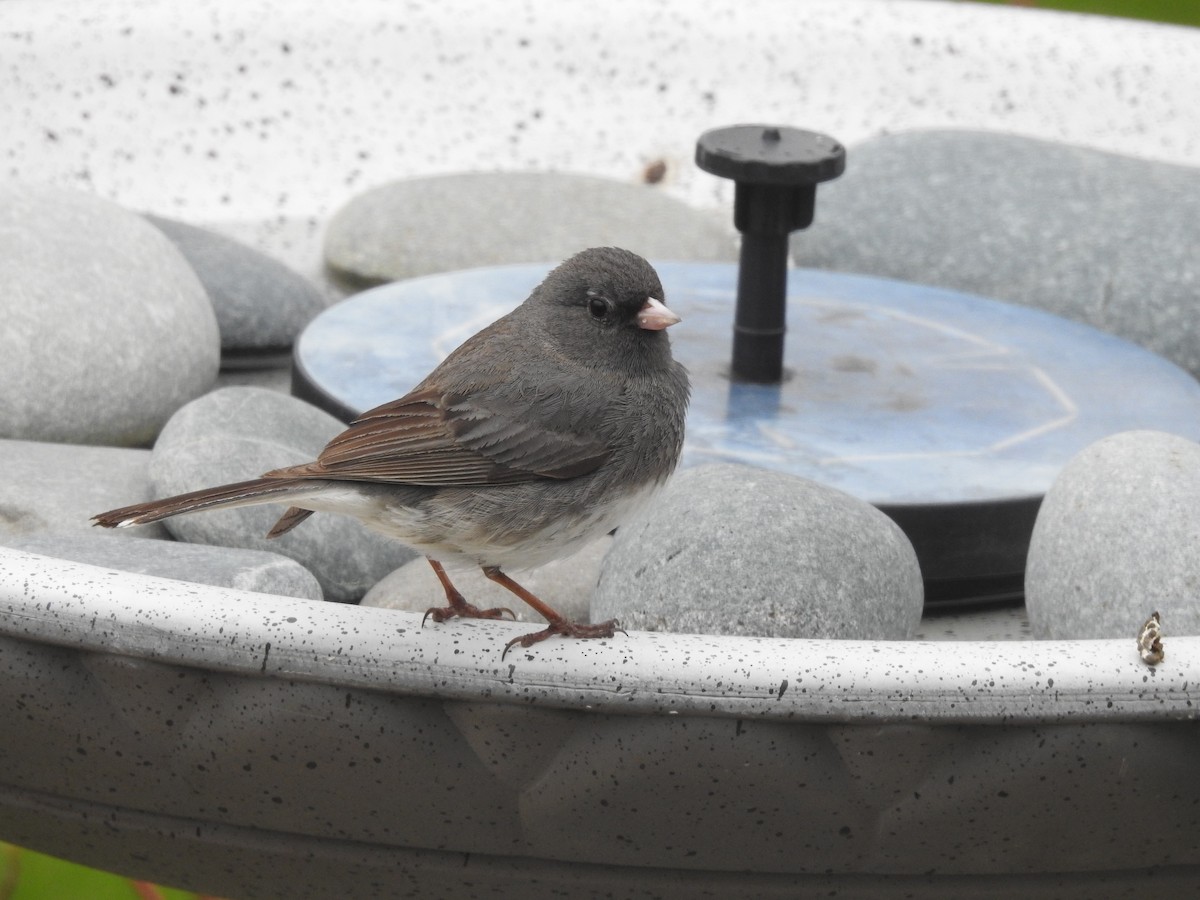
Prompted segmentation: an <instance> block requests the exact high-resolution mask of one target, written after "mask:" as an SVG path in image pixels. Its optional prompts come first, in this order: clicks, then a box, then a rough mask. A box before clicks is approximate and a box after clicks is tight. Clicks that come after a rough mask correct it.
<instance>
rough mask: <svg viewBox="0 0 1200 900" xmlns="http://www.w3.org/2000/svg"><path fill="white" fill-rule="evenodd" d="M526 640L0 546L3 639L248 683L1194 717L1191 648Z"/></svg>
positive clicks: (925, 710)
mask: <svg viewBox="0 0 1200 900" xmlns="http://www.w3.org/2000/svg"><path fill="white" fill-rule="evenodd" d="M523 627H524V628H527V627H528V626H527V625H522V624H520V623H511V624H510V623H500V622H466V623H460V622H447V623H444V624H440V625H427V626H426V627H424V628H422V627H421V617H420V616H419V615H417V614H415V613H407V612H402V611H396V610H383V609H373V608H364V607H358V606H349V605H342V604H334V603H322V602H317V601H311V600H304V599H298V598H292V597H281V596H275V595H267V594H254V593H251V592H247V591H240V590H234V589H230V588H218V587H211V586H207V585H200V584H191V583H186V582H179V581H172V580H169V579H163V578H156V577H152V576H144V575H134V574H128V573H119V572H114V571H111V570H106V569H103V568H99V567H95V566H89V565H84V564H80V563H73V562H68V561H65V560H58V559H52V558H50V557H44V556H38V555H36V554H30V553H25V552H21V551H14V550H9V549H5V548H0V636H3V637H5V638H8V639H16V640H19V641H23V642H31V643H36V644H49V645H56V646H65V647H73V648H76V649H77V650H79V651H84V652H89V653H101V654H113V655H116V656H121V657H131V658H140V659H145V660H151V661H155V662H158V663H163V664H168V665H174V666H184V667H191V668H201V669H212V670H216V671H223V672H226V673H233V674H238V675H242V676H245V677H249V678H276V679H287V680H289V681H307V682H318V683H323V684H331V685H335V686H339V687H347V688H358V689H366V690H372V691H384V692H388V693H394V694H404V695H415V696H428V697H438V698H444V699H455V700H466V701H474V702H489V703H508V704H513V703H517V704H537V705H539V706H542V707H553V708H571V709H580V710H589V711H595V712H604V713H629V714H643V715H645V714H648V715H669V716H675V715H684V716H686V715H702V716H720V717H735V718H743V717H754V718H761V719H770V720H786V721H841V722H856V721H862V722H871V723H875V724H878V723H883V722H910V723H911V722H915V721H923V722H931V723H932V722H936V723H975V724H986V723H1005V724H1014V723H1018V722H1021V723H1032V722H1061V721H1072V722H1084V721H1104V722H1117V721H1125V722H1132V721H1143V720H1155V721H1164V720H1176V719H1193V718H1196V716H1197V707H1196V705H1195V704H1194V703H1193V701H1192V698H1191V696H1190V687H1191V685H1193V684H1197V683H1200V637H1174V636H1171V635H1170V634H1168V635H1167V639H1166V645H1167V657H1166V661H1165V662H1164V663H1163V664H1161V665H1159V666H1157V667H1150V666H1147V665H1146V664H1144V663H1143V662H1142V661H1141V660H1140V659H1139V657H1138V654H1137V650H1136V647H1135V642H1134V634H1133V629H1131V633H1130V636H1129V638H1127V639H1125V638H1122V639H1114V640H1080V641H997V642H985V641H963V642H952V643H946V642H918V641H907V642H905V641H830V640H801V639H781V638H762V637H736V636H711V635H685V634H666V633H650V632H632V633H630V634H629V635H628V636H625V635H618V636H617V637H615V638H613V639H608V640H593V641H552V642H548V643H546V644H543V645H539V646H538V647H535V648H531V649H529V650H524V651H521V652H515V651H514V652H512V653H510V654H509V656H508V658H507V659H505V660H503V661H502V660H501V658H500V651H501V649H502V648H503V646H504V643H505V641H507V640H508V639H509V638H511V637H513V636H514V634H515V633H516V632H517V631H519V629H521V628H523Z"/></svg>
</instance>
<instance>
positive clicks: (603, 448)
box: [94, 247, 689, 653]
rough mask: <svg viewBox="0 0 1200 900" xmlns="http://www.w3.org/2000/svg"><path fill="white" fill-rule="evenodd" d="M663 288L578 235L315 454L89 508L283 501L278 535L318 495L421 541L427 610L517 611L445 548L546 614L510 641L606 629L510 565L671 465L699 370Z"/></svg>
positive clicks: (660, 477) (109, 518) (133, 516)
mask: <svg viewBox="0 0 1200 900" xmlns="http://www.w3.org/2000/svg"><path fill="white" fill-rule="evenodd" d="M663 299H664V298H663V290H662V285H661V284H660V283H659V280H658V275H657V274H656V273H655V271H654V269H653V268H652V267H651V266H650V264H649V263H647V262H646V261H645V260H644V259H642V258H641V257H640V256H638V255H637V254H634V253H630V252H629V251H627V250H620V249H617V248H614V247H601V248H595V249H591V250H585V251H583V252H582V253H579V254H577V255H576V256H573V257H571V258H570V259H568V260H567V261H566V262H564V263H562V264H561V265H560V266H558V267H557V268H556V269H554V270H553V271H552V272H551V273H550V274H549V275H547V276H546V279H545V280H544V281H543V282H542V283H541V284H540V285H539V286H538V287H537V288H535V289H534V291H533V293H532V294H530V295H529V298H528V299H527V300H526V301H525V302H524V303H522V304H521V305H520V306H518V307H517V308H516V309H514V310H513V311H512V312H511V313H509V314H508V315H506V316H504V317H503V318H501V319H499V320H498V321H496V322H494V323H493V324H491V325H489V326H488V327H487V328H485V329H483V330H482V331H480V332H479V333H478V334H476V335H475V336H473V337H471V338H469V339H468V340H467V341H466V342H465V343H463V345H462V346H460V347H459V348H458V349H457V350H455V351H454V352H453V353H451V354H450V355H449V356H448V357H446V359H445V360H444V361H443V362H442V364H441V365H439V366H438V367H437V368H436V369H434V370H433V371H432V372H431V373H430V374H429V375H428V376H427V377H426V378H425V380H424V381H422V382H421V383H420V384H418V385H417V386H416V387H415V388H413V390H412V391H410V392H409V393H408V394H406V395H405V396H403V397H401V398H400V399H399V400H395V401H393V402H391V403H388V404H385V405H384V406H380V407H377V408H376V409H373V410H370V411H369V412H366V413H364V414H363V415H362V416H360V417H359V418H358V419H356V420H355V421H354V422H353V423H352V424H351V425H350V427H349V428H347V429H346V430H345V431H344V432H342V433H341V434H340V435H338V436H337V437H335V438H334V439H333V440H332V441H330V442H329V444H328V445H327V446H326V447H325V449H324V450H323V451H321V455H320V456H318V457H317V460H316V462H311V463H306V464H304V465H299V466H290V467H288V468H286V469H277V470H275V471H273V472H268V473H267V474H266V475H264V476H263V477H261V478H256V479H253V480H251V481H243V482H239V483H237V484H229V485H223V486H220V487H213V488H206V489H204V490H199V491H193V492H191V493H188V494H180V495H179V496H176V497H168V498H166V499H164V500H154V501H151V502H149V503H140V504H137V505H136V506H127V507H124V508H123V509H114V510H111V511H110V512H105V513H101V514H100V515H98V516H95V517H94V520H95V522H96V524H98V525H102V526H104V527H105V528H115V527H124V526H128V525H142V524H146V523H149V522H156V521H158V520H159V519H165V518H168V517H170V516H174V515H178V514H180V513H190V512H198V511H200V510H206V509H214V508H217V507H232V506H246V505H250V504H258V503H287V504H288V505H289V507H290V508H289V509H288V510H287V512H285V513H284V514H283V516H282V517H281V518H280V519H279V521H278V522H277V523H276V524H275V526H274V527H273V528H272V529H271V531H270V532H269V535H270V536H272V537H274V536H276V535H280V534H283V533H284V532H286V531H289V530H291V529H292V528H294V527H295V526H297V525H299V524H300V523H301V522H303V521H304V520H305V519H306V518H308V516H310V515H312V513H313V512H334V513H342V514H345V515H349V516H353V517H355V518H357V519H361V520H362V521H363V523H364V524H366V525H367V526H368V527H370V528H372V529H375V530H376V531H380V532H382V533H384V534H387V535H391V536H392V537H395V538H398V539H400V540H401V541H403V542H404V543H406V544H408V545H410V546H412V547H414V548H416V549H417V550H420V551H421V552H422V553H424V554H425V555H426V556H427V557H428V559H429V564H430V565H431V566H433V570H434V572H435V573H436V574H437V577H438V579H439V580H440V581H441V583H442V586H443V587H444V588H445V591H446V600H447V602H448V604H449V605H448V606H445V607H438V608H433V609H430V610H429V612H428V613H427V615H428V616H430V617H432V618H433V620H434V621H435V622H442V621H444V620H446V619H448V618H451V617H453V616H469V617H476V618H499V617H500V616H501V615H502V614H503V613H504V612H510V611H508V610H504V609H478V608H476V607H474V606H472V605H471V604H469V603H467V602H466V600H465V599H464V598H463V596H462V595H461V594H460V593H459V592H458V591H457V590H456V589H455V587H454V585H453V584H452V583H451V581H450V578H449V577H448V576H447V574H446V571H445V569H444V568H443V567H442V563H443V562H448V563H468V564H473V565H478V566H480V567H482V568H483V572H484V574H485V575H486V576H487V577H488V578H490V579H492V580H493V581H496V582H498V583H499V584H502V585H503V586H504V587H506V588H508V589H509V590H510V591H512V592H513V593H514V594H516V595H517V596H518V597H520V598H521V599H522V600H524V601H525V602H526V603H528V604H529V605H530V606H532V607H533V608H534V609H535V610H536V611H537V612H538V613H539V614H541V615H542V616H544V617H545V618H546V620H547V621H548V622H549V625H548V627H547V628H545V629H544V630H543V631H538V632H534V633H532V634H528V635H523V636H521V637H518V638H516V639H514V640H512V641H510V642H509V643H508V644H507V645H506V646H505V652H506V653H507V652H508V649H509V647H511V646H512V645H513V644H520V645H521V646H522V647H530V646H532V645H533V644H535V643H537V642H538V641H541V640H544V639H545V638H547V637H549V636H551V635H553V634H560V635H564V636H567V637H580V638H588V637H612V636H613V633H614V629H615V628H617V627H618V623H617V622H616V621H608V622H600V623H596V624H592V625H586V624H579V623H575V622H570V621H568V620H566V619H564V618H563V617H562V616H561V615H559V614H558V613H557V612H555V611H554V610H553V609H552V608H551V607H549V606H547V605H546V604H545V603H543V602H542V601H541V600H539V599H538V598H537V597H535V596H534V595H533V594H531V593H530V592H529V591H527V590H525V589H524V588H523V587H521V586H520V585H519V584H517V583H516V582H515V581H513V580H512V579H511V578H509V577H508V575H506V574H505V573H504V572H503V571H502V570H503V569H504V568H519V569H520V568H530V567H534V566H538V565H541V564H543V563H545V562H548V561H550V560H552V559H556V558H558V557H562V556H566V555H567V554H569V553H571V552H573V551H574V550H576V549H578V548H579V547H580V546H582V545H583V544H584V543H586V542H587V541H589V540H591V539H592V538H595V537H598V536H599V535H602V534H606V533H607V532H609V531H611V530H612V529H613V528H615V527H616V526H617V525H618V524H620V523H621V522H622V521H624V520H625V519H626V518H627V517H628V516H629V515H630V514H631V513H632V512H633V511H634V510H635V509H636V508H637V507H638V506H639V505H640V504H642V503H644V502H645V501H646V499H647V498H648V496H649V495H650V494H651V493H652V492H653V491H654V489H655V488H657V487H658V486H659V485H661V484H662V483H663V482H664V481H665V480H666V478H667V477H668V476H669V475H670V474H671V472H672V471H673V470H674V468H675V464H676V463H677V462H678V460H679V453H680V449H681V447H682V444H683V423H684V417H685V413H686V411H687V404H688V390H689V388H688V377H687V372H686V371H685V370H684V368H683V366H682V365H680V364H679V363H677V362H676V361H675V360H674V359H673V358H672V356H671V345H670V341H669V339H668V337H667V335H666V329H667V328H668V327H670V326H671V325H674V324H675V323H676V322H678V321H679V316H677V315H675V313H673V312H671V311H670V310H669V309H667V307H666V306H665V305H663ZM510 615H511V612H510Z"/></svg>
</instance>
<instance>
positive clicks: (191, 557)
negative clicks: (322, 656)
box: [0, 529, 322, 600]
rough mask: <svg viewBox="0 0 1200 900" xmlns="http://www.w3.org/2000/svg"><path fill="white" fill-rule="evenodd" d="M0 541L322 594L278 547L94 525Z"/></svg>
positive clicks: (205, 580) (193, 576)
mask: <svg viewBox="0 0 1200 900" xmlns="http://www.w3.org/2000/svg"><path fill="white" fill-rule="evenodd" d="M125 530H126V529H120V531H125ZM0 542H2V543H4V544H5V545H6V546H9V547H13V548H14V549H17V550H25V551H28V552H29V553H40V554H42V555H43V556H53V557H56V558H58V559H69V560H73V561H74V562H81V563H87V564H88V565H90V566H103V567H104V568H108V569H119V570H120V571H122V572H136V573H138V574H139V575H156V576H158V577H159V578H174V579H176V580H177V581H189V582H193V583H196V584H211V585H215V586H216V587H229V588H237V589H238V590H242V591H257V592H258V593H260V594H278V595H280V596H283V597H303V598H306V599H308V600H321V599H322V595H321V586H320V585H319V584H318V583H317V579H316V578H314V577H313V574H312V573H311V572H309V571H308V570H307V569H305V568H304V566H302V565H300V564H299V563H298V562H295V561H294V560H291V559H288V558H287V557H286V556H280V555H279V554H278V553H264V552H262V551H261V550H238V549H235V548H233V547H205V546H201V545H199V544H182V543H179V542H177V541H155V540H143V539H142V538H136V537H132V538H131V537H124V536H122V537H117V536H116V535H115V534H114V533H113V532H111V531H99V530H97V531H94V532H90V533H78V534H53V535H37V536H35V537H26V538H20V539H17V540H4V539H3V537H0Z"/></svg>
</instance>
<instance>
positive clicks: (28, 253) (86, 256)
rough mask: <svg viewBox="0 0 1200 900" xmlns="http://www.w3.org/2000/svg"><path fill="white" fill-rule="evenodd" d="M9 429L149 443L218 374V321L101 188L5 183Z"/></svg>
mask: <svg viewBox="0 0 1200 900" xmlns="http://www.w3.org/2000/svg"><path fill="white" fill-rule="evenodd" d="M0 286H2V287H0V290H2V292H3V293H2V295H0V296H2V298H3V299H2V300H0V303H2V306H0V309H2V310H3V314H4V325H3V327H2V328H0V385H3V386H4V389H3V390H2V391H0V437H7V438H20V439H25V440H38V441H63V442H70V443H81V444H85V443H90V444H120V445H139V444H148V443H150V442H151V441H152V440H153V438H154V436H155V435H156V434H157V433H158V430H159V428H161V427H162V424H163V423H164V422H166V420H167V419H168V418H169V417H170V415H171V413H173V412H174V411H175V410H176V409H177V408H179V407H180V406H181V405H182V404H184V403H186V402H187V401H188V400H191V399H192V398H194V397H196V396H198V395H199V394H202V393H203V392H204V391H206V390H207V389H208V388H209V386H210V385H211V384H212V383H213V379H214V378H215V377H216V374H217V367H218V364H219V359H220V342H219V337H218V333H217V321H216V318H215V316H214V315H213V310H212V305H211V304H210V303H209V301H208V296H207V294H206V293H205V291H204V288H203V286H202V285H201V284H200V281H199V279H198V278H197V277H196V273H195V272H193V271H192V268H191V266H189V265H188V264H187V261H186V260H184V258H183V256H182V255H181V254H180V253H179V251H178V250H176V249H175V247H174V246H173V245H172V244H171V242H170V241H169V240H167V239H166V238H165V237H164V236H163V234H162V233H161V232H160V231H159V230H158V229H156V228H154V227H153V226H152V225H150V224H149V223H147V222H146V221H145V220H144V219H143V218H141V216H136V215H134V214H133V213H130V212H126V211H125V210H123V209H122V208H120V207H119V206H116V205H115V204H112V203H109V202H108V201H106V200H101V199H100V198H98V197H95V196H92V195H91V194H86V193H82V192H79V191H69V190H63V189H59V188H48V187H41V186H37V187H34V186H22V185H16V186H12V185H10V186H7V187H5V188H3V189H2V190H0Z"/></svg>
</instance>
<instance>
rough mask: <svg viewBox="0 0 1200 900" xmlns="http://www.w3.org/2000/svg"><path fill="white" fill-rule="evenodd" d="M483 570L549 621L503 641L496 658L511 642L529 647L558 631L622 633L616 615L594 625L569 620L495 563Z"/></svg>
mask: <svg viewBox="0 0 1200 900" xmlns="http://www.w3.org/2000/svg"><path fill="white" fill-rule="evenodd" d="M483 574H484V575H486V576H487V577H488V578H490V579H491V580H492V581H494V582H496V584H499V585H501V586H503V587H505V588H507V589H508V590H510V591H512V592H513V593H514V594H516V595H517V596H518V597H520V598H521V599H522V600H524V601H525V602H526V603H528V604H529V605H530V606H532V607H533V608H534V610H536V611H537V613H538V615H540V616H541V617H542V618H544V619H545V620H546V621H547V622H548V623H549V624H548V625H547V626H546V627H545V628H544V629H542V630H541V631H535V632H533V633H532V634H524V635H521V636H520V637H516V638H513V639H512V640H511V641H509V642H508V643H507V644H505V645H504V653H501V654H500V658H501V659H504V657H505V656H506V655H507V654H508V651H509V650H510V649H511V648H512V647H513V645H514V644H520V645H521V646H522V647H532V646H533V645H534V644H536V643H538V642H539V641H544V640H545V639H546V638H548V637H551V636H552V635H555V634H561V635H562V636H563V637H573V638H610V637H612V636H613V635H614V634H616V632H617V631H621V632H622V633H624V630H623V629H622V628H621V623H620V622H618V621H617V620H616V619H609V620H608V621H607V622H597V623H596V624H595V625H583V624H580V623H579V622H572V621H570V620H568V619H566V618H564V617H563V616H562V614H561V613H559V612H558V611H556V610H554V609H552V608H551V607H550V606H548V605H547V604H545V603H543V602H542V601H541V600H539V599H538V597H537V596H536V595H535V594H533V593H532V592H531V591H529V590H527V589H526V588H523V587H521V585H519V584H517V583H516V582H515V581H513V580H512V579H511V578H509V577H508V576H507V575H505V574H504V573H503V572H501V571H500V567H499V566H484V567H483Z"/></svg>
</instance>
